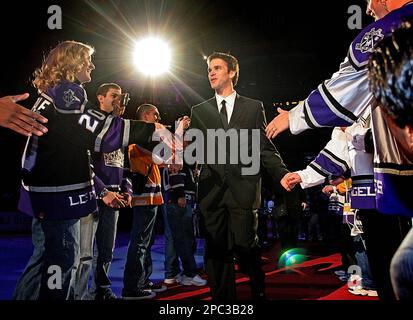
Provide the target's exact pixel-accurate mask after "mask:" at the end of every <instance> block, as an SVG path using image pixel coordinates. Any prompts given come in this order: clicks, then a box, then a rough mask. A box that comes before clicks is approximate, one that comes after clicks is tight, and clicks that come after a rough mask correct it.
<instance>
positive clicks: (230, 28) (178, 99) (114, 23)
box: [0, 0, 372, 210]
mask: <svg viewBox="0 0 413 320" xmlns="http://www.w3.org/2000/svg"><path fill="white" fill-rule="evenodd" d="M53 4H57V5H60V7H61V8H62V13H63V29H62V30H49V29H48V26H47V20H48V18H49V16H50V15H49V14H48V13H47V9H48V7H49V6H50V5H53ZM350 5H359V6H360V7H361V8H362V10H363V17H362V22H363V27H365V26H366V25H367V24H368V23H370V22H372V19H371V18H369V17H367V16H366V15H365V13H364V11H365V6H366V2H365V1H364V0H340V1H337V0H335V1H331V0H330V1H326V0H313V1H283V2H282V4H281V1H248V2H244V1H223V0H221V1H207V0H193V1H187V0H169V1H161V0H148V1H141V0H112V1H103V0H101V1H83V0H72V1H31V2H26V1H19V0H17V1H9V2H7V3H6V2H3V3H2V6H1V12H2V18H1V19H0V28H1V35H2V38H1V52H2V55H1V58H2V62H3V63H2V68H1V73H0V96H4V95H9V94H17V93H22V92H29V93H30V94H31V97H30V99H28V100H27V101H25V102H23V103H22V104H23V105H24V106H26V107H29V108H30V107H31V106H32V104H33V102H34V99H35V97H36V93H35V91H34V90H33V88H32V87H31V85H30V81H31V79H32V73H33V71H34V69H35V68H37V67H39V66H40V65H41V62H42V58H43V56H44V54H46V53H47V52H48V50H49V49H51V48H52V47H54V46H55V45H56V44H57V43H58V42H59V41H64V40H77V41H81V42H85V43H88V44H91V45H92V46H93V47H94V48H95V49H96V53H95V55H94V58H93V62H94V64H95V65H96V70H95V71H93V73H92V82H91V83H89V84H87V85H86V87H85V88H86V90H87V92H88V95H89V99H90V100H92V101H93V98H94V94H95V91H96V88H97V87H98V86H99V84H101V83H103V82H117V83H119V84H120V85H121V86H122V87H123V89H124V90H125V91H128V92H130V94H131V96H132V100H131V102H130V104H129V106H128V110H127V112H126V114H125V117H127V118H131V117H133V115H134V112H135V110H136V107H137V106H138V105H139V104H141V103H143V102H151V103H154V104H156V105H157V106H158V107H159V109H160V112H161V116H162V118H163V121H162V122H164V123H165V124H170V123H172V121H173V120H174V119H176V118H177V117H178V116H180V115H183V114H189V113H190V107H191V106H192V105H194V104H196V103H199V102H201V101H202V100H204V99H206V98H209V97H211V96H212V95H213V92H212V90H211V89H210V87H209V83H208V80H207V73H206V64H205V61H204V59H203V55H209V54H210V53H212V52H213V51H223V52H229V53H231V54H233V55H235V56H236V57H237V58H238V60H239V63H240V79H239V84H238V86H237V87H236V90H237V92H238V93H240V94H242V95H246V96H249V97H252V98H255V99H259V100H262V101H263V102H264V104H265V107H266V114H267V118H268V119H269V120H271V119H272V118H273V117H274V116H275V115H276V107H275V106H274V104H275V103H283V104H284V105H285V102H297V101H299V100H302V99H304V98H305V97H306V96H307V95H308V94H309V93H310V92H311V91H312V90H313V89H315V88H316V87H317V85H318V84H319V83H320V82H321V81H323V80H325V79H328V78H330V76H331V74H332V73H333V72H335V71H336V70H337V69H338V66H339V64H340V62H342V60H343V59H344V57H345V55H346V53H347V49H348V46H349V44H350V42H351V41H352V39H353V38H354V37H355V36H356V35H357V34H358V32H359V30H350V29H349V28H348V25H347V21H348V19H349V17H350V14H349V13H347V10H348V8H349V6H350ZM148 34H151V35H157V36H159V37H161V38H163V39H164V40H166V41H167V42H168V43H169V45H170V47H171V48H172V54H173V58H172V63H173V65H172V68H171V74H168V75H164V76H161V77H158V78H156V79H150V78H146V77H144V76H142V75H141V74H140V73H139V72H137V71H135V69H134V67H133V64H132V58H131V53H132V52H133V41H134V40H135V39H140V38H143V37H145V36H146V35H148ZM288 108H289V107H286V109H288ZM330 132H331V129H318V130H311V131H308V132H305V133H303V134H300V135H298V136H292V135H291V134H290V133H288V132H286V133H284V134H282V135H280V136H279V137H277V138H276V139H275V141H274V142H275V144H276V145H277V147H278V149H279V151H280V152H281V155H282V157H283V158H284V160H285V162H286V163H287V165H288V167H289V168H290V169H291V170H296V169H301V168H302V167H303V166H304V163H305V157H311V156H312V155H314V154H316V153H317V152H318V151H319V150H320V149H321V148H322V147H323V146H324V145H325V143H326V142H327V141H328V140H329V135H330ZM24 143H25V138H24V137H20V136H18V135H17V134H15V133H13V132H11V131H9V130H6V129H3V128H0V150H1V157H0V158H1V167H0V168H1V171H0V177H1V181H0V182H1V183H0V210H13V209H14V208H15V205H16V200H17V196H18V194H17V192H18V186H19V169H20V158H21V153H22V150H23V147H24Z"/></svg>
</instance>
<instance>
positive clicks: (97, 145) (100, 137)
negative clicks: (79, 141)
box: [95, 116, 113, 152]
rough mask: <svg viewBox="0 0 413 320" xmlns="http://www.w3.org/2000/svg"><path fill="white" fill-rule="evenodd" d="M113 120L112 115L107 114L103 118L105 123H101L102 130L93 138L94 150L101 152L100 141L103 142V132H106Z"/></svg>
mask: <svg viewBox="0 0 413 320" xmlns="http://www.w3.org/2000/svg"><path fill="white" fill-rule="evenodd" d="M112 121H113V117H112V116H108V117H107V118H106V120H105V124H104V125H103V128H102V130H101V131H100V133H99V134H98V136H97V137H96V140H95V152H101V151H102V150H101V147H102V142H103V137H104V136H105V134H106V133H107V132H108V130H109V128H110V126H111V124H112Z"/></svg>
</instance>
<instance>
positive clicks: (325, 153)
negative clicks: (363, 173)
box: [321, 149, 350, 171]
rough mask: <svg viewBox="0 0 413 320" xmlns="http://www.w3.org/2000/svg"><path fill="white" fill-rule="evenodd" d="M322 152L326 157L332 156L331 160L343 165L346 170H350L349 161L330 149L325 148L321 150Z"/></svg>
mask: <svg viewBox="0 0 413 320" xmlns="http://www.w3.org/2000/svg"><path fill="white" fill-rule="evenodd" d="M321 153H322V154H324V155H325V156H326V157H328V158H330V160H331V161H333V162H334V163H336V164H337V165H339V166H341V167H342V168H343V169H344V171H346V170H350V167H349V165H348V163H347V162H346V161H344V160H343V159H340V158H339V157H337V156H336V155H335V154H334V153H332V152H331V151H330V150H328V149H323V150H322V151H321Z"/></svg>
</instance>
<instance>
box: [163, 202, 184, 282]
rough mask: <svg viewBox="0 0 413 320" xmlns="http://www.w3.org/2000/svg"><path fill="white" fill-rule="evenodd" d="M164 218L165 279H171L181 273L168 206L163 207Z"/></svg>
mask: <svg viewBox="0 0 413 320" xmlns="http://www.w3.org/2000/svg"><path fill="white" fill-rule="evenodd" d="M161 210H162V213H163V218H164V237H165V262H164V267H165V279H168V278H169V279H171V278H174V277H175V276H177V275H178V274H179V273H181V269H180V267H179V260H178V255H177V254H176V250H175V246H174V240H173V238H172V232H171V227H170V226H169V222H168V218H167V214H168V211H167V209H166V204H163V205H162V206H161Z"/></svg>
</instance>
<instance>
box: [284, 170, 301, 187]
mask: <svg viewBox="0 0 413 320" xmlns="http://www.w3.org/2000/svg"><path fill="white" fill-rule="evenodd" d="M301 182H302V180H301V177H300V176H299V174H298V173H295V172H289V173H287V174H286V175H285V176H284V177H283V178H282V179H281V181H280V183H281V185H282V186H283V187H284V189H285V190H287V191H291V190H292V189H293V188H294V187H295V185H296V184H298V183H301Z"/></svg>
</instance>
